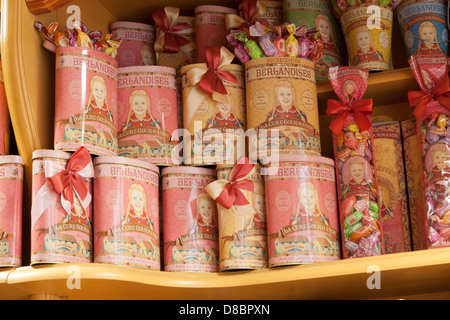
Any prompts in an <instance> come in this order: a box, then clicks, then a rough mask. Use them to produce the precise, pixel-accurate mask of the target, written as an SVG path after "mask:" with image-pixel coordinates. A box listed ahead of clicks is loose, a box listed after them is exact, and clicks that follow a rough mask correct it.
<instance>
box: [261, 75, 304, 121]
mask: <svg viewBox="0 0 450 320" xmlns="http://www.w3.org/2000/svg"><path fill="white" fill-rule="evenodd" d="M274 91H275V107H274V109H273V110H272V111H271V113H269V114H268V115H267V121H272V120H278V119H297V120H301V121H304V122H308V119H307V117H306V114H305V113H303V112H302V111H300V110H299V108H298V107H297V105H296V103H297V99H296V95H295V88H294V86H293V84H292V83H291V82H290V81H287V80H283V81H280V82H278V83H277V84H276V85H275V90H274Z"/></svg>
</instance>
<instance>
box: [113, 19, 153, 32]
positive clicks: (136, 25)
mask: <svg viewBox="0 0 450 320" xmlns="http://www.w3.org/2000/svg"><path fill="white" fill-rule="evenodd" d="M120 28H126V29H142V30H144V31H153V30H154V26H152V25H150V24H146V23H140V22H132V21H117V22H114V23H113V24H111V31H113V30H114V29H120Z"/></svg>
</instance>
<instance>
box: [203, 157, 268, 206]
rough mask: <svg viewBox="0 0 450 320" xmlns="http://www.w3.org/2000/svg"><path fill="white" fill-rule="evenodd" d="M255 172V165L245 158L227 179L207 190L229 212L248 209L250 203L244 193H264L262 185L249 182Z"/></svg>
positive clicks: (236, 165) (211, 185)
mask: <svg viewBox="0 0 450 320" xmlns="http://www.w3.org/2000/svg"><path fill="white" fill-rule="evenodd" d="M255 172H256V166H255V164H253V163H250V161H249V159H248V158H244V161H238V162H237V163H236V164H235V166H234V167H233V169H232V170H231V172H230V173H229V175H228V177H227V179H220V180H216V181H214V182H212V183H210V184H209V185H208V186H206V188H205V190H206V192H207V193H208V194H209V195H210V197H211V198H212V199H214V200H215V201H216V202H217V203H218V204H220V205H221V206H222V207H224V208H225V209H227V210H229V209H231V208H232V207H233V206H239V207H244V208H247V206H250V203H249V202H248V200H247V198H246V196H245V194H244V192H243V191H250V192H254V193H257V194H263V192H264V190H263V187H262V185H261V184H259V183H255V182H254V181H252V180H249V178H250V177H251V176H252V175H253V174H254V173H255ZM253 210H254V209H253ZM248 213H251V211H249V212H248Z"/></svg>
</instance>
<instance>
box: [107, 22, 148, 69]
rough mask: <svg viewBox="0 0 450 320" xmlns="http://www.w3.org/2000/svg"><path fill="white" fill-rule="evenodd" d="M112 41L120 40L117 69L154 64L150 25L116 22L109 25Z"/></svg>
mask: <svg viewBox="0 0 450 320" xmlns="http://www.w3.org/2000/svg"><path fill="white" fill-rule="evenodd" d="M111 33H112V34H113V38H114V39H117V40H118V39H122V42H121V44H120V47H119V48H118V49H117V61H118V63H119V68H122V67H134V66H152V65H155V64H156V56H155V50H154V48H153V45H154V42H155V29H154V27H153V26H152V25H149V24H145V23H138V22H129V21H118V22H115V23H113V24H112V25H111Z"/></svg>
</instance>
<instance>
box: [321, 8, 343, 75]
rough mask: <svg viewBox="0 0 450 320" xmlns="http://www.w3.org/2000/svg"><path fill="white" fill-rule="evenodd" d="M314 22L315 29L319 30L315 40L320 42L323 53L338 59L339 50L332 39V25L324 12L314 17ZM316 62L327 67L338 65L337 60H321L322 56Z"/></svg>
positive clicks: (339, 58) (339, 55) (339, 56)
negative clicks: (327, 61)
mask: <svg viewBox="0 0 450 320" xmlns="http://www.w3.org/2000/svg"><path fill="white" fill-rule="evenodd" d="M315 23H316V29H317V30H318V31H319V32H320V36H319V38H318V39H317V40H318V42H319V43H321V44H322V46H323V50H324V53H325V55H326V56H332V57H334V58H336V59H338V61H340V60H341V54H340V52H339V48H338V46H337V45H336V43H335V42H334V40H333V27H332V25H331V22H330V19H329V18H328V17H327V16H326V15H324V14H319V15H317V17H316V21H315ZM317 64H320V65H325V66H326V67H328V68H331V67H334V66H337V65H338V63H337V62H329V63H326V62H325V61H324V60H323V57H322V58H320V60H319V61H317Z"/></svg>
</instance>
